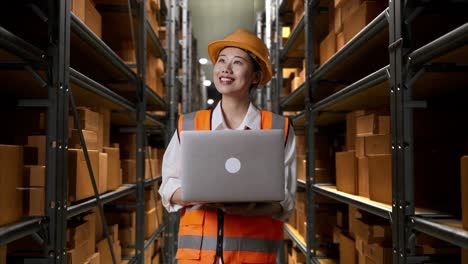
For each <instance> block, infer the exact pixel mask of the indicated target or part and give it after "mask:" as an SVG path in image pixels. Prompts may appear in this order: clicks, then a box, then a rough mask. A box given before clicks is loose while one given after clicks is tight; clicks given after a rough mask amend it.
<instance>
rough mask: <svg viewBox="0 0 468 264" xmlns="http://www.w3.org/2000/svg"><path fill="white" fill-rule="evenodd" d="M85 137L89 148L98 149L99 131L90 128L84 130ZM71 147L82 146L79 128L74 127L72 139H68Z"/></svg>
mask: <svg viewBox="0 0 468 264" xmlns="http://www.w3.org/2000/svg"><path fill="white" fill-rule="evenodd" d="M82 132H83V137H84V140H85V143H86V148H87V149H88V150H98V138H97V133H96V132H94V131H89V130H82ZM68 145H69V147H70V148H82V146H81V140H80V136H79V133H78V130H77V129H72V131H71V136H70V139H69V140H68Z"/></svg>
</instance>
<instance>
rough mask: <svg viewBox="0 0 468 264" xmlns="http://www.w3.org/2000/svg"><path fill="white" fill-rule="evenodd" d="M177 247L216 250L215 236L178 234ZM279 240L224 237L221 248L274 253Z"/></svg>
mask: <svg viewBox="0 0 468 264" xmlns="http://www.w3.org/2000/svg"><path fill="white" fill-rule="evenodd" d="M178 239H179V241H178V244H179V247H180V248H189V249H201V250H216V237H215V236H204V237H202V236H179V238H178ZM200 245H201V248H200ZM279 245H280V241H279V240H270V239H262V238H252V237H224V240H223V250H225V251H251V252H264V253H276V251H277V250H278V247H279Z"/></svg>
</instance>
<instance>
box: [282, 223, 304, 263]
mask: <svg viewBox="0 0 468 264" xmlns="http://www.w3.org/2000/svg"><path fill="white" fill-rule="evenodd" d="M292 229H293V228H292V227H291V226H290V225H288V224H286V225H284V232H286V234H287V235H288V236H289V237H290V238H291V239H292V240H293V241H294V243H296V244H297V246H298V247H299V249H300V250H301V252H302V254H304V255H306V256H307V247H306V244H305V242H304V238H299V236H298V235H299V234H297V231H296V230H292Z"/></svg>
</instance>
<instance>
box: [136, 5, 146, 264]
mask: <svg viewBox="0 0 468 264" xmlns="http://www.w3.org/2000/svg"><path fill="white" fill-rule="evenodd" d="M145 22H146V0H142V1H140V2H139V4H138V38H137V87H136V95H137V99H138V101H137V108H136V109H137V112H136V120H137V126H136V130H137V146H136V148H137V149H136V162H137V163H136V165H137V166H136V176H137V183H136V185H137V186H136V187H137V192H136V195H137V205H136V238H135V239H136V240H135V241H136V247H135V257H136V260H137V263H143V262H144V250H145V181H144V179H145V159H146V153H145V152H146V147H145V145H146V133H145V126H144V122H145V116H146V102H145V84H146V23H145Z"/></svg>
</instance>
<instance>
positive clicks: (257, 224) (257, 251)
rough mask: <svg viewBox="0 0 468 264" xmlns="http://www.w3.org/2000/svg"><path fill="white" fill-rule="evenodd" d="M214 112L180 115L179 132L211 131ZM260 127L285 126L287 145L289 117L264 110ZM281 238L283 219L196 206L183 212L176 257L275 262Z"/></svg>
mask: <svg viewBox="0 0 468 264" xmlns="http://www.w3.org/2000/svg"><path fill="white" fill-rule="evenodd" d="M211 114H212V111H211V110H201V111H198V112H193V113H190V114H187V115H181V116H180V117H179V122H178V126H177V132H178V135H180V133H181V132H182V131H183V130H211ZM261 129H284V139H285V144H286V141H287V136H288V132H289V121H288V119H287V118H284V117H282V116H280V115H276V114H274V113H272V112H268V111H263V110H262V111H261ZM179 138H180V137H179ZM282 239H283V222H282V221H279V220H275V219H273V218H272V217H269V216H261V217H249V216H240V215H229V214H226V215H224V214H223V212H222V211H221V210H215V209H207V208H204V206H203V205H195V206H191V207H186V208H184V209H183V210H182V212H181V217H180V226H179V238H178V250H177V255H176V258H177V259H178V260H179V263H181V264H186V263H187V264H188V263H190V264H192V263H207V264H213V262H214V261H215V259H216V256H220V255H222V259H223V263H226V264H231V263H234V264H237V263H275V262H276V254H277V250H278V249H279V245H280V242H281V240H282ZM216 263H218V262H216Z"/></svg>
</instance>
